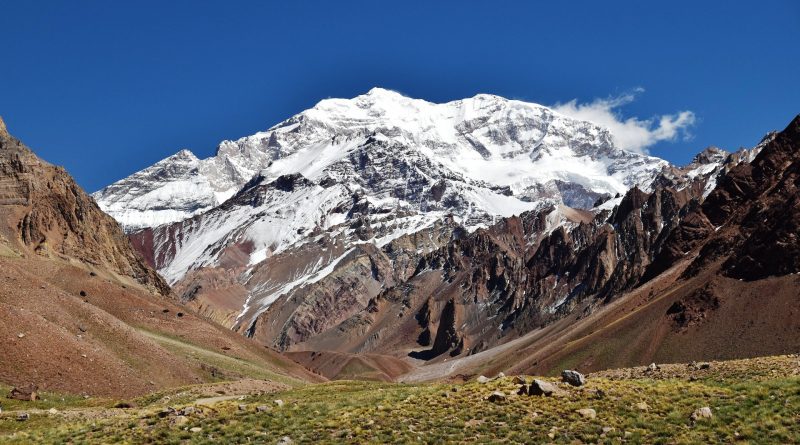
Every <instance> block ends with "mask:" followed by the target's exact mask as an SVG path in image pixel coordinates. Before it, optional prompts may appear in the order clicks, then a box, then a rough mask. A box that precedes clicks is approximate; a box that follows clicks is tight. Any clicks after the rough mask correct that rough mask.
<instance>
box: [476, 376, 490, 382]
mask: <svg viewBox="0 0 800 445" xmlns="http://www.w3.org/2000/svg"><path fill="white" fill-rule="evenodd" d="M477 381H478V383H489V382H491V381H492V379H490V378H489V377H486V376H485V375H482V376H479V377H478V378H477Z"/></svg>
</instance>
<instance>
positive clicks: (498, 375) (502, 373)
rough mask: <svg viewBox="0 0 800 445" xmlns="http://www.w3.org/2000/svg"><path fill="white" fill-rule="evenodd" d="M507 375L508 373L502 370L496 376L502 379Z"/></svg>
mask: <svg viewBox="0 0 800 445" xmlns="http://www.w3.org/2000/svg"><path fill="white" fill-rule="evenodd" d="M505 376H506V374H505V373H504V372H501V373H500V374H497V377H496V378H498V379H502V378H504V377H505Z"/></svg>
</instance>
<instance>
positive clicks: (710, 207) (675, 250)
mask: <svg viewBox="0 0 800 445" xmlns="http://www.w3.org/2000/svg"><path fill="white" fill-rule="evenodd" d="M799 184H800V116H798V117H796V118H795V119H794V120H793V121H792V122H791V123H790V124H789V126H788V127H787V128H786V129H785V130H784V131H783V132H781V133H778V134H777V135H776V136H775V137H774V138H773V139H772V140H771V141H770V142H768V143H767V144H766V146H765V147H764V149H763V150H761V152H760V153H759V155H758V156H757V157H756V158H755V159H754V160H753V161H752V162H750V163H741V164H739V165H737V166H736V167H734V168H733V169H732V170H730V171H729V172H728V173H727V174H726V175H725V176H724V177H722V178H721V180H720V181H719V183H718V185H717V187H716V189H714V191H713V192H711V194H709V196H708V198H707V199H706V200H705V201H704V202H703V204H702V205H695V206H693V207H692V209H691V211H690V212H689V214H688V215H687V216H686V217H685V218H684V219H683V220H682V221H681V224H680V226H679V227H678V229H677V230H675V231H674V233H673V234H672V235H671V236H670V237H669V239H668V240H667V242H666V245H665V248H664V249H663V251H662V252H661V253H660V254H659V256H658V257H657V258H656V261H655V262H654V264H653V266H652V267H651V269H650V270H649V271H648V277H652V276H656V275H657V274H658V273H660V272H661V271H663V270H666V269H667V268H668V267H670V266H671V265H672V264H674V263H675V262H676V261H677V260H679V259H680V258H682V257H683V256H684V253H685V252H690V251H692V250H694V249H700V251H699V255H698V256H697V258H696V259H695V260H694V261H693V262H692V264H691V265H690V266H689V267H688V268H687V269H686V272H685V273H684V276H685V277H692V276H695V275H697V274H698V273H699V271H701V270H703V269H705V268H707V267H709V266H710V265H711V264H713V263H716V262H722V273H723V274H724V275H725V276H728V277H731V278H738V279H743V280H758V279H762V278H766V277H768V276H780V275H786V274H789V273H795V272H798V271H800V243H798V233H800V201H798V199H800V193H798V191H799V190H798V185H799Z"/></svg>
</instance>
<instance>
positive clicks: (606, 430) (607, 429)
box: [600, 426, 614, 436]
mask: <svg viewBox="0 0 800 445" xmlns="http://www.w3.org/2000/svg"><path fill="white" fill-rule="evenodd" d="M612 431H614V427H613V426H604V427H603V428H602V429H601V430H600V432H601V433H602V435H603V436H605V435H606V434H608V433H610V432H612Z"/></svg>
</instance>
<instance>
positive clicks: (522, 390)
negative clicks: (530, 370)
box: [517, 385, 528, 396]
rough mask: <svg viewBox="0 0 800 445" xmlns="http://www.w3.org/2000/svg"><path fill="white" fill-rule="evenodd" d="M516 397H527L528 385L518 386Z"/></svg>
mask: <svg viewBox="0 0 800 445" xmlns="http://www.w3.org/2000/svg"><path fill="white" fill-rule="evenodd" d="M517 395H518V396H527V395H528V385H519V389H518V390H517Z"/></svg>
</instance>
